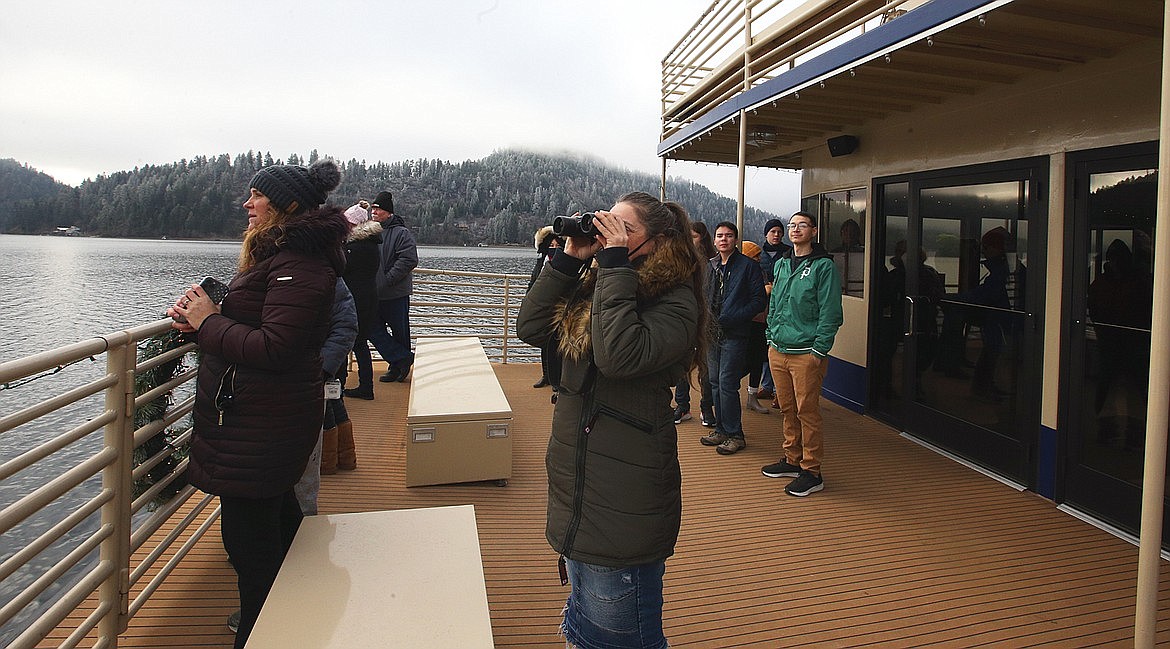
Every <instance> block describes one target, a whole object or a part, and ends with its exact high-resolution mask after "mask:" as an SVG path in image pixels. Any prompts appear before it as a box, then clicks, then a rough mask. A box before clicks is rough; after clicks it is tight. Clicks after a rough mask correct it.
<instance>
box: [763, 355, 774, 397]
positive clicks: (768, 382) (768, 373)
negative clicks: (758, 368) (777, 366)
mask: <svg viewBox="0 0 1170 649" xmlns="http://www.w3.org/2000/svg"><path fill="white" fill-rule="evenodd" d="M760 389H761V390H767V391H768V392H771V393H772V394H775V393H776V384H775V382H773V381H772V368H771V367H768V361H764V375H763V376H761V377H760Z"/></svg>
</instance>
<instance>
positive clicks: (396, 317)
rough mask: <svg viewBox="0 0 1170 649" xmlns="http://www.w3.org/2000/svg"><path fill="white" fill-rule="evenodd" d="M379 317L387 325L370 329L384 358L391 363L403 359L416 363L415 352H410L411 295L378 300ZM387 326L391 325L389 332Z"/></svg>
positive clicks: (372, 337) (379, 352)
mask: <svg viewBox="0 0 1170 649" xmlns="http://www.w3.org/2000/svg"><path fill="white" fill-rule="evenodd" d="M378 319H379V320H380V321H381V322H382V323H383V325H385V326H383V325H378V326H376V327H374V328H373V329H372V330H371V331H370V342H371V343H373V345H374V349H376V350H378V354H379V355H380V356H381V357H382V360H384V361H386V362H387V363H389V364H391V365H394V364H396V363H397V364H401V362H402V361H407V362H406V364H407V365H412V364H414V354H412V353H411V352H410V296H409V295H404V296H402V297H396V298H394V299H393V300H378ZM386 327H390V331H389V332H387V331H386Z"/></svg>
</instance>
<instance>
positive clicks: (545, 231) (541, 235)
mask: <svg viewBox="0 0 1170 649" xmlns="http://www.w3.org/2000/svg"><path fill="white" fill-rule="evenodd" d="M551 236H553V227H552V226H551V225H546V226H544V227H543V228H541V229H539V230H537V231H536V234H535V235H534V236H533V237H532V247H533V248H536V252H539V253H544V252H547V251H548V246H546V245H541V244H543V243H544V241H545V239H548V238H549V237H551Z"/></svg>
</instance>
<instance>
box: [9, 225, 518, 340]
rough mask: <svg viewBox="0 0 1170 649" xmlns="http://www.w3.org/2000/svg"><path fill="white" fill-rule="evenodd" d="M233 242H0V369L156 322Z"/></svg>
mask: <svg viewBox="0 0 1170 649" xmlns="http://www.w3.org/2000/svg"><path fill="white" fill-rule="evenodd" d="M239 252H240V244H239V242H234V241H232V242H227V241H225V242H215V241H209V242H205V241H148V240H141V239H88V238H76V237H34V236H18V235H0V286H3V287H4V297H3V301H2V302H0V304H3V306H2V307H0V362H3V361H7V360H12V359H14V358H20V357H22V356H27V355H29V354H32V353H36V352H41V351H45V350H49V349H53V348H56V347H60V346H62V345H67V344H69V343H73V342H77V341H79V340H83V339H86V338H92V337H93V336H98V335H101V334H105V333H109V332H111V331H117V330H119V329H122V328H124V327H127V326H130V325H136V324H141V323H144V322H150V321H152V320H157V319H159V318H161V317H163V316H164V311H165V310H166V307H168V306H170V304H171V303H172V302H174V299H175V297H176V296H178V295H179V294H180V293H181V292H182V291H184V290H185V289H186V288H187V287H188V286H189V285H190V284H192V283H195V282H198V281H199V280H200V279H201V278H202V277H203V276H205V275H212V276H214V277H217V278H219V279H222V280H224V281H227V280H228V279H229V278H230V277H231V276H232V275H233V274H234V273H235V268H236V259H237V257H238V255H239ZM418 253H419V254H418V256H419V266H420V267H422V268H437V269H444V270H469V271H479V272H490V273H521V274H528V273H529V272H531V271H532V265H533V264H534V263H535V261H536V252H535V251H534V250H532V248H524V247H506V248H463V247H458V248H457V247H439V246H422V247H420V248H419V249H418Z"/></svg>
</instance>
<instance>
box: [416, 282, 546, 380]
mask: <svg viewBox="0 0 1170 649" xmlns="http://www.w3.org/2000/svg"><path fill="white" fill-rule="evenodd" d="M528 279H529V277H528V275H512V274H505V273H478V272H469V271H458V270H432V269H426V268H416V269H414V292H413V294H412V295H411V301H410V332H411V338H418V337H420V336H427V337H455V336H478V337H479V339H480V342H481V343H482V344H483V350H484V352H486V353H487V356H488V360H490V361H492V362H495V363H514V362H532V361H533V360H539V359H540V350H539V349H536V348H534V347H530V346H528V345H526V344H524V343H523V342H521V341H520V339H519V338H517V337H516V314H517V313H519V312H520V303H521V301H523V299H524V294H525V293H526V292H527V290H528Z"/></svg>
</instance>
